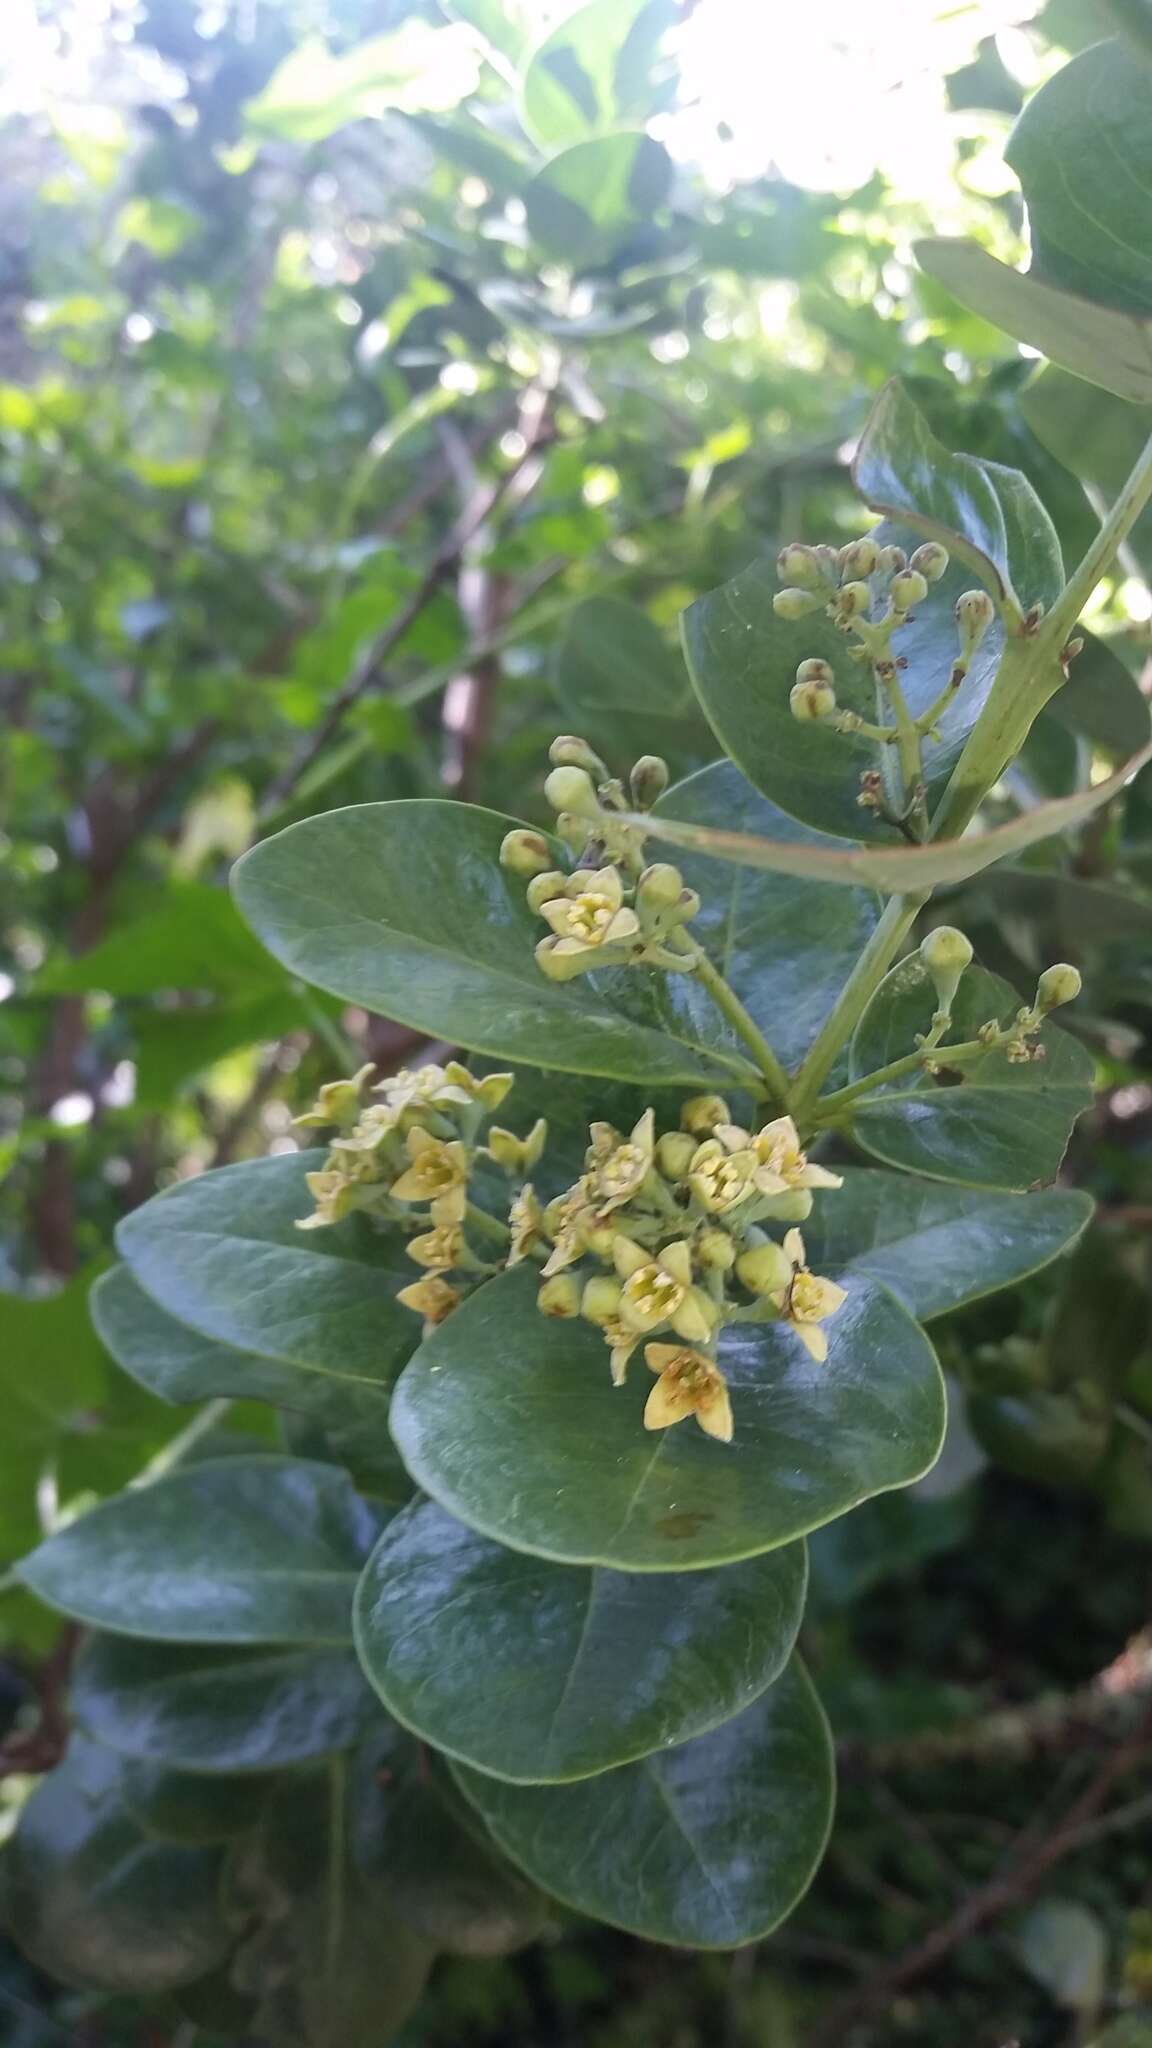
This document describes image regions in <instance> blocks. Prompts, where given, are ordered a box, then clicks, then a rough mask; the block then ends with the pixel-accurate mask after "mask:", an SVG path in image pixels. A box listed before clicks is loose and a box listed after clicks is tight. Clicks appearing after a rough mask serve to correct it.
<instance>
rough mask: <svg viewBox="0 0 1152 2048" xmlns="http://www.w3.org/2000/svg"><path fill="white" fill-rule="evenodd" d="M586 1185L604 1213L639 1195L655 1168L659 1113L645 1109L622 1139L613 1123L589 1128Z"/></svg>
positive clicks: (598, 1124)
mask: <svg viewBox="0 0 1152 2048" xmlns="http://www.w3.org/2000/svg"><path fill="white" fill-rule="evenodd" d="M589 1130H590V1133H591V1138H592V1143H591V1146H590V1147H589V1150H588V1174H587V1182H586V1185H587V1187H588V1191H589V1193H590V1195H591V1197H592V1201H593V1204H594V1206H595V1207H596V1208H597V1209H598V1210H600V1211H601V1212H602V1213H605V1212H607V1211H609V1210H612V1209H618V1208H619V1207H620V1206H621V1204H622V1203H624V1202H630V1201H631V1200H632V1197H633V1196H634V1195H638V1194H639V1192H640V1189H641V1187H642V1186H643V1184H644V1181H645V1179H646V1178H647V1176H648V1174H649V1172H650V1171H651V1167H652V1157H653V1152H654V1150H655V1144H656V1113H655V1111H654V1110H651V1109H646V1110H645V1111H644V1114H643V1116H642V1117H641V1118H640V1121H639V1123H638V1124H635V1125H634V1126H633V1129H632V1133H631V1136H630V1137H628V1138H621V1136H620V1133H619V1131H617V1130H614V1129H613V1127H612V1125H611V1124H602V1123H596V1124H591V1125H590V1126H589Z"/></svg>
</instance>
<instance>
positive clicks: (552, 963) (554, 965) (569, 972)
mask: <svg viewBox="0 0 1152 2048" xmlns="http://www.w3.org/2000/svg"><path fill="white" fill-rule="evenodd" d="M559 944H560V941H559V939H557V938H547V939H541V941H540V944H539V945H538V946H537V947H536V965H537V967H538V968H539V969H540V972H541V974H546V975H547V976H548V979H549V981H574V980H575V978H576V976H577V975H578V974H583V973H584V972H585V970H586V969H587V968H589V967H594V966H595V965H596V956H595V953H594V952H593V953H592V954H587V953H559V952H557V950H556V949H557V947H558V946H559Z"/></svg>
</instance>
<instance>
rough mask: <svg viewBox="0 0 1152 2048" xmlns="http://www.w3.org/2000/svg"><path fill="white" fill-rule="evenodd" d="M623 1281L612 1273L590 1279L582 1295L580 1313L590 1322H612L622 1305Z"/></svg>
mask: <svg viewBox="0 0 1152 2048" xmlns="http://www.w3.org/2000/svg"><path fill="white" fill-rule="evenodd" d="M623 1292H624V1287H623V1283H622V1282H621V1281H619V1280H617V1279H615V1278H614V1276H613V1275H612V1274H610V1273H601V1274H598V1275H597V1277H596V1279H594V1280H589V1281H588V1283H587V1285H586V1287H585V1289H584V1292H583V1294H582V1295H581V1297H580V1313H581V1315H582V1316H587V1318H588V1321H589V1322H590V1323H610V1322H611V1321H612V1320H613V1318H614V1316H615V1315H616V1312H617V1310H618V1309H619V1307H620V1296H621V1295H622V1294H623Z"/></svg>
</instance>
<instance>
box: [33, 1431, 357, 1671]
mask: <svg viewBox="0 0 1152 2048" xmlns="http://www.w3.org/2000/svg"><path fill="white" fill-rule="evenodd" d="M378 1528H379V1519H378V1517H377V1516H375V1515H374V1514H373V1513H372V1511H371V1510H370V1509H369V1507H368V1505H367V1503H366V1502H365V1501H363V1500H361V1499H360V1497H359V1495H358V1494H356V1493H355V1492H354V1491H353V1489H352V1485H351V1482H350V1480H349V1479H348V1476H347V1474H346V1473H344V1472H341V1471H339V1470H338V1469H337V1467H336V1466H334V1465H315V1464H308V1463H306V1462H305V1461H304V1460H303V1459H302V1458H276V1457H247V1456H239V1457H230V1458H225V1459H222V1460H220V1461H219V1462H216V1461H213V1462H212V1463H210V1464H204V1465H198V1466H192V1467H190V1468H189V1469H188V1470H187V1471H183V1472H174V1473H172V1474H171V1476H170V1477H169V1478H167V1479H161V1480H158V1481H157V1483H156V1484H155V1485H154V1486H144V1487H139V1488H137V1489H136V1490H135V1491H129V1492H127V1493H122V1494H120V1495H118V1496H117V1498H116V1499H114V1500H108V1501H104V1502H103V1503H102V1504H101V1505H100V1506H99V1507H96V1508H93V1509H92V1511H91V1513H90V1514H87V1515H84V1516H82V1517H81V1519H80V1520H79V1521H78V1522H72V1523H71V1524H70V1525H69V1526H68V1528H66V1529H61V1530H60V1531H59V1532H58V1534H57V1535H55V1536H50V1537H49V1538H48V1540H47V1542H46V1543H42V1544H41V1545H40V1548H39V1549H38V1550H34V1551H33V1552H32V1554H31V1556H30V1557H26V1558H24V1559H23V1560H22V1562H21V1563H20V1564H19V1565H18V1566H17V1568H16V1569H17V1572H18V1574H19V1576H20V1578H21V1579H22V1580H23V1582H24V1584H25V1585H26V1586H29V1587H31V1589H32V1591H33V1592H34V1593H37V1594H39V1596H40V1598H41V1599H42V1600H46V1601H47V1602H48V1605H49V1606H50V1607H58V1608H59V1609H60V1610H61V1612H62V1613H64V1614H72V1615H75V1617H76V1619H77V1620H78V1621H85V1622H88V1623H90V1624H91V1626H92V1627H93V1628H106V1629H111V1630H113V1631H114V1632H115V1633H117V1634H119V1635H127V1636H148V1637H153V1638H155V1639H156V1640H157V1641H162V1642H184V1643H291V1642H311V1643H345V1642H348V1641H349V1640H350V1638H351V1620H352V1594H353V1592H354V1590H355V1585H356V1580H357V1578H358V1576H359V1572H360V1567H361V1565H362V1563H363V1561H364V1557H365V1555H366V1553H367V1551H368V1549H369V1548H370V1546H371V1544H372V1543H373V1541H374V1539H375V1536H376V1533H377V1530H378Z"/></svg>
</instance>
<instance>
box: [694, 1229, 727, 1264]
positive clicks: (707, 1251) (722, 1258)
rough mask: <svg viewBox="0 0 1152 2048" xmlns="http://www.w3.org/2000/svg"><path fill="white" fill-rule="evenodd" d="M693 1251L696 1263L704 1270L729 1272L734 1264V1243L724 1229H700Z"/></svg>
mask: <svg viewBox="0 0 1152 2048" xmlns="http://www.w3.org/2000/svg"><path fill="white" fill-rule="evenodd" d="M695 1253H696V1262H697V1264H698V1265H700V1266H703V1268H704V1270H705V1271H706V1272H710V1273H730V1272H731V1271H732V1268H733V1266H734V1265H735V1264H736V1245H735V1242H734V1240H733V1239H732V1238H730V1237H729V1235H728V1232H727V1231H726V1230H702V1231H701V1232H700V1235H699V1237H698V1238H697V1239H696V1244H695Z"/></svg>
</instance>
